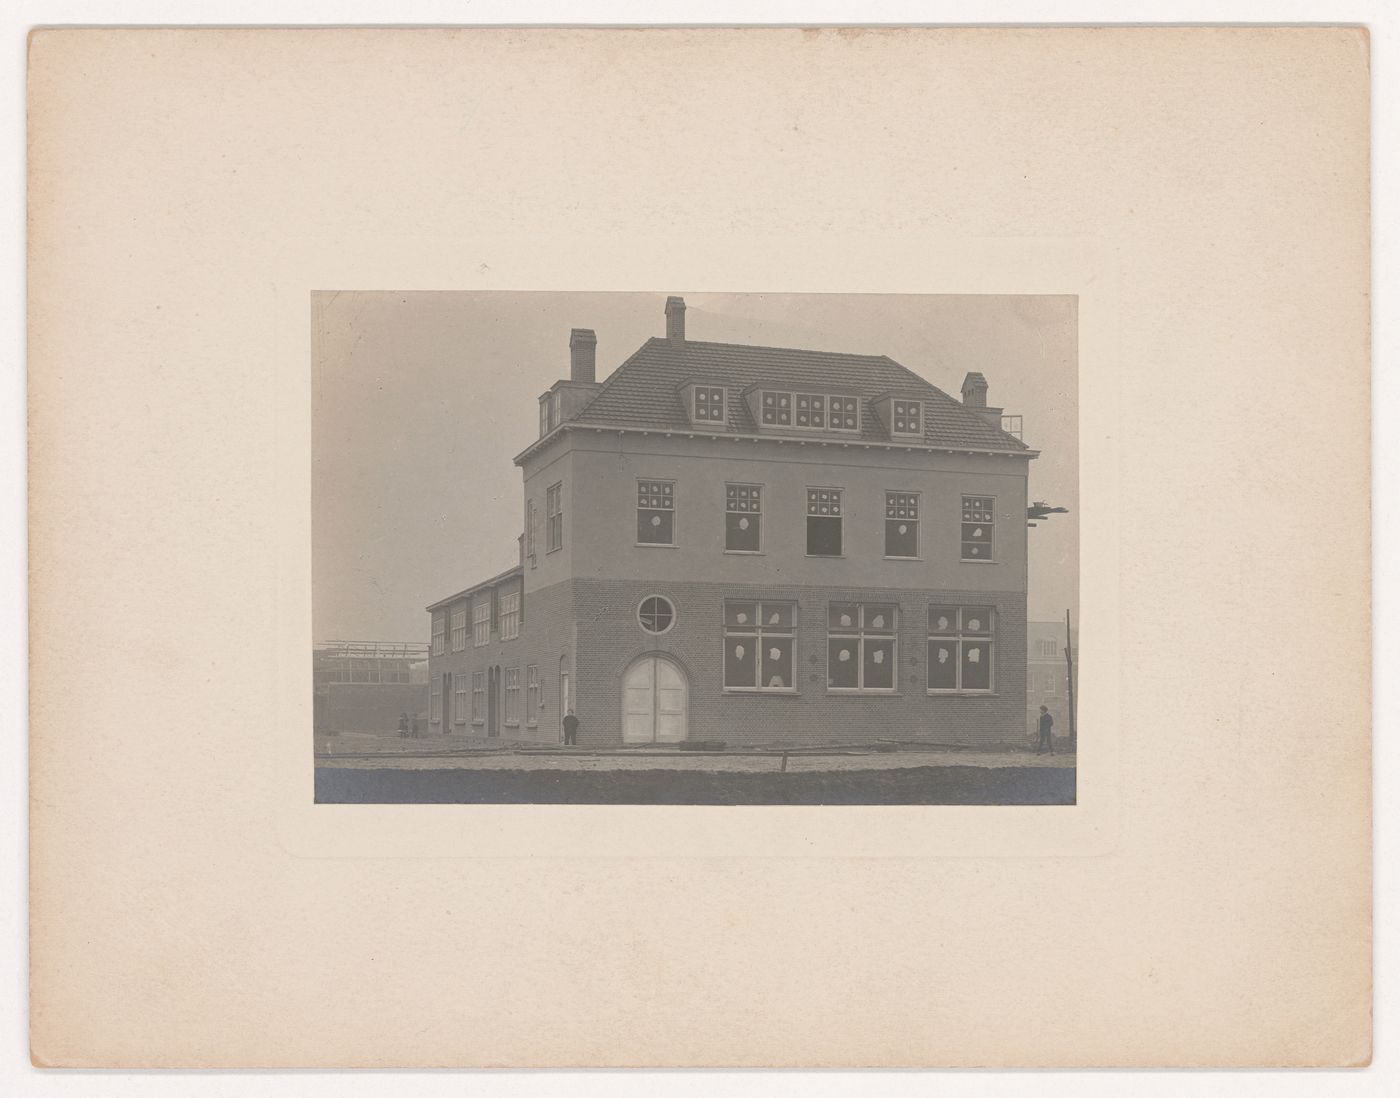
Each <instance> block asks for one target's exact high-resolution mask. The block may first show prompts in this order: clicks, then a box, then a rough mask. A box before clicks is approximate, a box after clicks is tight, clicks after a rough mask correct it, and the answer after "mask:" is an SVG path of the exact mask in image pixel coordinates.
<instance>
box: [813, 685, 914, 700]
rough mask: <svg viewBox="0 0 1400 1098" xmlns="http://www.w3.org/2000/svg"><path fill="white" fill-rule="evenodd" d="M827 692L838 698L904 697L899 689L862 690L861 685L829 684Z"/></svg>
mask: <svg viewBox="0 0 1400 1098" xmlns="http://www.w3.org/2000/svg"><path fill="white" fill-rule="evenodd" d="M826 692H827V693H828V694H830V695H833V696H834V697H838V698H902V697H904V694H903V692H902V691H899V690H861V689H860V688H859V687H847V686H828V687H827V688H826Z"/></svg>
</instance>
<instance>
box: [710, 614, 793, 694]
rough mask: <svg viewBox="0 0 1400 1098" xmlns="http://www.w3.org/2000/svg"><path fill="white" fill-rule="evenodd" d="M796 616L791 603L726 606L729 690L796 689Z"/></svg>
mask: <svg viewBox="0 0 1400 1098" xmlns="http://www.w3.org/2000/svg"><path fill="white" fill-rule="evenodd" d="M796 616H797V605H796V604H795V603H791V602H767V601H764V602H738V601H732V602H730V601H727V602H725V604H724V688H725V689H726V690H763V691H767V690H772V691H784V692H790V691H792V690H793V689H795V686H796V681H797V680H796V679H795V678H794V674H795V663H794V654H793V649H794V646H795V644H796V643H797V640H796V635H795V623H796Z"/></svg>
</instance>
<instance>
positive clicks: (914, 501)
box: [885, 492, 919, 557]
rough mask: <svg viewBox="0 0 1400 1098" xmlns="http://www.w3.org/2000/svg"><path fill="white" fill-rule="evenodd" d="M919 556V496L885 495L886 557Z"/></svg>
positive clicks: (892, 493)
mask: <svg viewBox="0 0 1400 1098" xmlns="http://www.w3.org/2000/svg"><path fill="white" fill-rule="evenodd" d="M918 555H919V494H918V493H917V492H886V493H885V556H887V557H917V556H918Z"/></svg>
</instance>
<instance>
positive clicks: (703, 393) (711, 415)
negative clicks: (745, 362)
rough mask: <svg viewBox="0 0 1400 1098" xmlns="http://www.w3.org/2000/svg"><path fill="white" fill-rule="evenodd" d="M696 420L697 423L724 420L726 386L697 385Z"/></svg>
mask: <svg viewBox="0 0 1400 1098" xmlns="http://www.w3.org/2000/svg"><path fill="white" fill-rule="evenodd" d="M695 421H696V422H697V423H723V422H724V386H722V385H697V386H695Z"/></svg>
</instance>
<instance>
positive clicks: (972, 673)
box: [928, 606, 993, 693]
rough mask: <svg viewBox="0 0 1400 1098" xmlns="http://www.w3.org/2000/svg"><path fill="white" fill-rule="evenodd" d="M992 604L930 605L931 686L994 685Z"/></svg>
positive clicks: (955, 688)
mask: <svg viewBox="0 0 1400 1098" xmlns="http://www.w3.org/2000/svg"><path fill="white" fill-rule="evenodd" d="M992 620H993V610H992V608H991V607H990V606H930V607H929V608H928V690H929V693H936V692H939V691H969V690H982V691H989V690H991V688H992Z"/></svg>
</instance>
